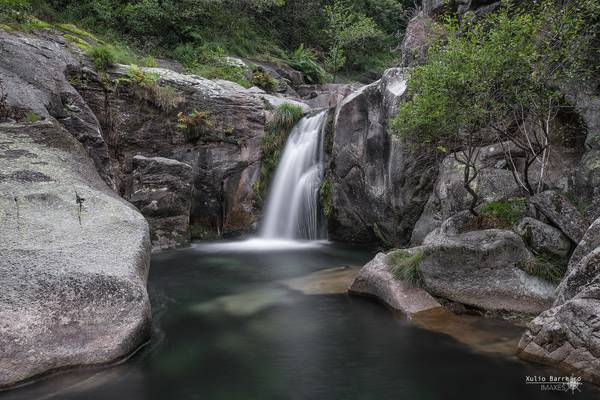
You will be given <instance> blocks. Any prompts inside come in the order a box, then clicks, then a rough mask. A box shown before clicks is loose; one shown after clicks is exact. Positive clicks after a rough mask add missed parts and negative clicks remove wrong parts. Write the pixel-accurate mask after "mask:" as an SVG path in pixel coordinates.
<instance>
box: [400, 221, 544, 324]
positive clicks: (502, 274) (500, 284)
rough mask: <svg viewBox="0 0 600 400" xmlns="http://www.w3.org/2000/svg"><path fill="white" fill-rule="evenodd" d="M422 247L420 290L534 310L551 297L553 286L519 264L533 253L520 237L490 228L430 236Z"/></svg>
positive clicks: (418, 249)
mask: <svg viewBox="0 0 600 400" xmlns="http://www.w3.org/2000/svg"><path fill="white" fill-rule="evenodd" d="M410 251H411V252H421V253H422V254H423V260H422V262H421V265H420V271H421V273H422V275H423V281H424V285H425V286H424V287H425V289H426V290H427V291H428V292H429V293H431V294H433V295H435V296H439V297H443V298H446V299H449V300H452V301H456V302H459V303H462V304H466V305H470V306H474V307H478V308H482V309H485V310H506V311H514V312H521V313H529V314H534V313H539V312H541V311H543V310H546V309H548V308H549V307H550V306H551V304H552V302H553V301H554V289H555V287H554V285H552V284H551V283H550V282H547V281H545V280H543V279H540V278H538V277H535V276H531V275H529V274H527V273H525V272H524V271H523V270H521V269H520V268H519V264H520V263H521V262H524V261H526V260H530V259H531V258H533V255H532V254H531V253H530V252H529V250H527V248H526V247H525V244H524V243H523V241H522V240H521V238H520V237H519V236H517V235H516V234H515V233H513V232H511V231H505V230H498V229H490V230H484V231H475V232H467V233H463V234H454V235H452V234H437V235H429V236H428V237H427V240H426V241H425V243H424V245H423V246H421V247H416V248H413V249H411V250H410Z"/></svg>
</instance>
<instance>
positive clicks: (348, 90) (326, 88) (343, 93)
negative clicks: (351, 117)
mask: <svg viewBox="0 0 600 400" xmlns="http://www.w3.org/2000/svg"><path fill="white" fill-rule="evenodd" d="M360 88H361V85H357V84H342V83H337V84H335V83H331V84H327V85H300V86H296V92H297V93H298V95H299V96H300V98H301V99H302V100H303V101H304V102H305V103H306V104H308V105H309V106H310V107H311V108H315V109H316V108H331V107H335V106H337V105H338V104H339V103H340V102H341V101H342V100H343V99H344V98H346V97H347V96H349V95H350V94H352V93H353V92H355V91H357V90H359V89H360Z"/></svg>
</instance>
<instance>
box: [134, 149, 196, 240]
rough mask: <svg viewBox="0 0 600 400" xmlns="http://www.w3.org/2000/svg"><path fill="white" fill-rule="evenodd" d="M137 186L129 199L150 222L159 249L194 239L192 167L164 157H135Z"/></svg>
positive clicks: (135, 184)
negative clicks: (192, 229) (191, 220)
mask: <svg viewBox="0 0 600 400" xmlns="http://www.w3.org/2000/svg"><path fill="white" fill-rule="evenodd" d="M133 168H134V170H133V187H132V193H131V196H130V197H129V201H130V202H131V203H132V204H133V205H135V206H136V207H137V208H138V209H139V210H140V211H141V212H142V214H144V216H145V217H146V219H147V220H148V222H149V224H150V238H151V240H152V247H153V248H154V249H155V250H162V249H171V248H176V247H179V246H184V245H186V244H189V242H190V210H191V207H192V184H193V180H194V174H193V171H192V167H191V166H189V165H188V164H184V163H182V162H179V161H176V160H171V159H168V158H162V157H152V158H148V157H144V156H134V157H133Z"/></svg>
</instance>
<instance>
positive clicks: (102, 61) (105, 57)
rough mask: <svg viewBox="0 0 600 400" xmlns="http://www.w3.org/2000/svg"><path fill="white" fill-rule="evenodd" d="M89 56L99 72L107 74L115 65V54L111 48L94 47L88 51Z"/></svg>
mask: <svg viewBox="0 0 600 400" xmlns="http://www.w3.org/2000/svg"><path fill="white" fill-rule="evenodd" d="M88 56H90V57H91V58H92V61H93V62H94V66H95V67H96V69H97V70H98V71H99V72H106V71H108V69H109V68H110V67H112V66H113V65H114V64H115V59H116V57H115V53H114V51H113V49H112V48H111V47H109V46H99V47H92V48H91V49H90V50H89V51H88Z"/></svg>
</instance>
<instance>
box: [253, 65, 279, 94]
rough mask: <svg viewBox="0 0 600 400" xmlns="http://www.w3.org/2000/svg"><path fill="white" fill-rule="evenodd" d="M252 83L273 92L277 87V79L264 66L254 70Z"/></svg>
mask: <svg viewBox="0 0 600 400" xmlns="http://www.w3.org/2000/svg"><path fill="white" fill-rule="evenodd" d="M251 82H252V84H253V85H254V86H257V87H259V88H261V89H263V90H265V91H267V92H272V91H274V90H275V89H276V88H277V81H276V80H275V79H273V77H271V75H269V73H268V72H266V71H265V70H264V69H262V68H256V69H255V70H254V71H253V72H252V80H251Z"/></svg>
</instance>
